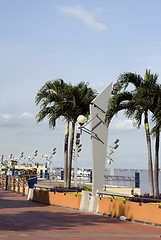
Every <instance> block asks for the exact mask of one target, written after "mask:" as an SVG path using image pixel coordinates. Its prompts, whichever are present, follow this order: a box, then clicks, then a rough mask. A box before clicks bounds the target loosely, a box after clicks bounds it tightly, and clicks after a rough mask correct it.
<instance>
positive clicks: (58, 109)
mask: <svg viewBox="0 0 161 240" xmlns="http://www.w3.org/2000/svg"><path fill="white" fill-rule="evenodd" d="M67 89H68V85H67V84H66V83H65V82H64V81H63V80H62V79H58V80H55V81H48V82H46V83H45V84H44V85H43V87H42V88H41V89H40V90H39V91H38V93H37V95H36V98H35V103H36V105H38V104H41V105H40V111H39V113H38V114H37V115H36V120H37V122H41V121H43V120H44V118H45V117H48V119H49V127H50V128H51V129H52V128H54V127H55V125H56V120H57V119H58V118H60V117H62V116H63V117H64V118H65V119H66V131H65V141H64V186H65V187H66V185H67V162H68V137H69V122H70V119H69V118H68V116H67V115H66V111H67V110H66V108H67V107H66V102H67V99H66V95H67Z"/></svg>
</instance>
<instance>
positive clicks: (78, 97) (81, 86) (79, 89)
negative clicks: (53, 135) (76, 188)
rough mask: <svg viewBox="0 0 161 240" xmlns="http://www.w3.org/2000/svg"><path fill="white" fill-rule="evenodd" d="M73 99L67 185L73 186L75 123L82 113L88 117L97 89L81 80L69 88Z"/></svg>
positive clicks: (71, 101) (70, 102) (71, 100)
mask: <svg viewBox="0 0 161 240" xmlns="http://www.w3.org/2000/svg"><path fill="white" fill-rule="evenodd" d="M69 91H70V94H69V95H70V96H71V99H70V101H69V108H68V109H69V110H68V114H69V117H70V121H71V123H72V130H71V137H70V146H69V159H68V181H67V187H68V188H69V187H70V186H71V168H72V153H73V144H74V133H75V124H76V122H77V118H78V116H79V115H80V114H82V115H84V116H86V117H88V115H89V104H90V103H91V101H92V100H93V99H94V98H95V97H96V95H97V94H96V91H95V90H93V89H92V88H90V87H88V83H85V82H80V83H78V84H77V85H75V86H73V87H72V88H69Z"/></svg>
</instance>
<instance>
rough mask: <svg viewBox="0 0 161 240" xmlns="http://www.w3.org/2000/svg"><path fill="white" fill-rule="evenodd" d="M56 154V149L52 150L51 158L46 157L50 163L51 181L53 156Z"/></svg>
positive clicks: (50, 176)
mask: <svg viewBox="0 0 161 240" xmlns="http://www.w3.org/2000/svg"><path fill="white" fill-rule="evenodd" d="M55 153H56V148H53V149H52V152H51V153H50V156H48V155H46V161H47V162H48V163H49V178H50V181H51V178H52V158H53V155H54V154H55Z"/></svg>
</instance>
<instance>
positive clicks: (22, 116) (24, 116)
mask: <svg viewBox="0 0 161 240" xmlns="http://www.w3.org/2000/svg"><path fill="white" fill-rule="evenodd" d="M33 117H34V114H33V113H29V112H24V113H22V114H21V115H20V117H19V118H28V119H29V118H33Z"/></svg>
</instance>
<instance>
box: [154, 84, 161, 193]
mask: <svg viewBox="0 0 161 240" xmlns="http://www.w3.org/2000/svg"><path fill="white" fill-rule="evenodd" d="M155 95H156V96H157V97H156V99H155V100H156V101H155V105H154V106H153V107H154V111H153V117H152V120H153V122H155V126H154V127H153V129H152V134H153V135H154V136H155V163H154V183H155V184H154V185H155V189H154V195H155V196H159V142H160V128H161V86H160V85H157V87H156V91H155Z"/></svg>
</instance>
